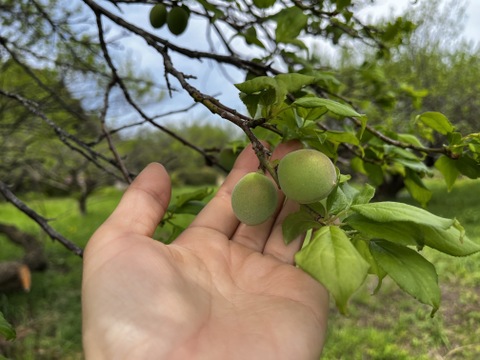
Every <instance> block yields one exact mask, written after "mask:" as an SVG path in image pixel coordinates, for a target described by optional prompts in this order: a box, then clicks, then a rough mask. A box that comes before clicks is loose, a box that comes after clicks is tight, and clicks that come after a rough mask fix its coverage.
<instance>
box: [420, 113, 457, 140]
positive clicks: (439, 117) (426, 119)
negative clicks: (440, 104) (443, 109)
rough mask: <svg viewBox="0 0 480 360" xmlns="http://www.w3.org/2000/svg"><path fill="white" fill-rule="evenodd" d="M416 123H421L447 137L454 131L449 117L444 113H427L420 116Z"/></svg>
mask: <svg viewBox="0 0 480 360" xmlns="http://www.w3.org/2000/svg"><path fill="white" fill-rule="evenodd" d="M416 121H421V122H422V123H424V124H425V125H426V126H428V127H430V128H432V129H433V130H435V131H437V132H439V133H440V134H443V135H447V134H448V133H451V132H453V130H454V127H453V125H452V124H451V123H450V121H449V120H448V119H447V117H446V116H445V115H443V114H442V113H439V112H435V111H427V112H424V113H423V114H420V115H418V116H417V118H416Z"/></svg>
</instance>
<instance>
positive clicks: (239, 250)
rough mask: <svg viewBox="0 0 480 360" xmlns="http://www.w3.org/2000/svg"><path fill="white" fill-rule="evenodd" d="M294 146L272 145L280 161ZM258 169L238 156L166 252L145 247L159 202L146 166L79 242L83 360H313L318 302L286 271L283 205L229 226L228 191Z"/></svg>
mask: <svg viewBox="0 0 480 360" xmlns="http://www.w3.org/2000/svg"><path fill="white" fill-rule="evenodd" d="M293 146H294V145H281V146H280V147H278V148H277V150H276V153H275V154H274V156H275V157H277V158H280V157H282V156H283V155H284V154H285V153H286V152H288V151H290V150H291V149H292V148H293ZM257 167H258V160H256V157H255V155H254V153H253V151H252V150H251V149H250V148H248V149H247V150H245V151H244V152H243V153H242V154H241V155H240V157H239V159H238V160H237V162H236V164H235V167H234V169H233V171H232V172H231V173H230V175H229V176H228V178H227V179H226V181H225V183H224V184H223V185H222V187H221V188H220V189H219V191H218V193H217V194H216V196H215V197H214V198H213V199H212V201H210V203H209V204H208V205H207V206H206V207H205V209H204V210H203V211H202V212H201V213H200V214H199V215H198V216H197V217H196V219H195V220H194V221H193V223H192V224H191V225H190V227H189V228H188V229H187V230H186V231H184V232H183V233H182V234H181V235H180V236H179V237H178V238H177V239H176V240H175V241H174V242H173V243H172V244H171V245H164V244H162V243H160V242H158V241H155V240H153V239H152V238H151V236H152V234H153V232H154V231H155V228H156V226H157V224H158V222H159V221H160V220H161V218H162V216H163V215H164V213H165V209H166V207H167V206H168V202H169V200H170V185H169V184H170V183H169V179H168V175H167V174H166V172H165V170H164V169H163V167H162V166H161V165H158V164H152V165H150V166H148V167H147V168H146V169H145V170H144V171H143V172H142V173H141V174H140V175H139V176H138V177H137V179H136V180H135V181H134V183H133V184H132V185H131V186H130V187H129V189H128V190H127V192H126V193H125V195H124V197H123V198H122V200H121V202H120V204H119V206H118V207H117V209H116V210H115V212H114V213H113V214H112V215H111V216H110V218H109V219H108V220H107V221H106V222H105V223H104V224H103V225H102V226H101V227H100V228H99V229H98V230H97V232H96V233H95V234H94V236H93V237H92V239H90V241H89V243H88V246H87V249H86V251H85V260H84V277H83V289H82V291H83V293H82V294H83V298H82V302H83V337H84V349H85V355H86V357H87V359H90V358H91V359H318V358H319V356H320V352H321V349H322V346H323V341H324V336H325V328H326V317H327V306H328V296H327V293H326V291H325V289H324V288H323V287H322V286H321V285H320V284H318V283H317V282H316V281H315V280H313V279H312V278H311V277H310V276H309V275H307V274H305V273H304V272H303V271H301V270H300V269H298V268H296V267H295V266H293V257H294V254H295V252H296V251H298V249H299V247H300V245H301V239H298V240H296V241H294V242H292V243H291V244H289V245H288V246H285V244H284V243H283V239H282V232H281V221H282V219H283V218H284V217H285V216H286V215H288V214H289V213H291V212H292V211H294V210H295V209H296V205H295V204H293V203H290V202H289V201H286V202H285V203H284V204H282V206H281V207H280V208H279V209H278V213H277V216H276V217H275V218H272V219H271V220H270V221H269V222H267V223H264V224H262V225H258V226H253V227H251V226H245V225H243V224H239V222H238V220H237V219H236V218H235V216H234V215H233V212H232V209H231V206H230V194H231V191H232V189H233V186H234V185H235V184H236V183H237V182H238V180H239V179H240V178H241V177H242V176H243V175H245V174H246V173H247V172H251V171H255V170H256V169H257Z"/></svg>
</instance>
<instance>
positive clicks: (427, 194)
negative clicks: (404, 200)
mask: <svg viewBox="0 0 480 360" xmlns="http://www.w3.org/2000/svg"><path fill="white" fill-rule="evenodd" d="M404 182H405V187H406V188H407V190H408V192H409V193H410V195H412V197H413V198H414V199H415V200H416V201H418V202H419V203H420V205H422V206H423V207H426V206H427V204H428V202H429V201H430V199H431V198H432V195H433V194H432V192H431V191H430V190H429V189H428V188H427V187H426V186H425V184H424V183H423V181H422V179H421V178H420V176H418V174H417V173H416V172H414V171H412V170H410V169H406V177H405V179H404Z"/></svg>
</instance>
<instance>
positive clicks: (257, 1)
mask: <svg viewBox="0 0 480 360" xmlns="http://www.w3.org/2000/svg"><path fill="white" fill-rule="evenodd" d="M275 1H276V0H253V3H254V5H255V6H256V7H258V8H260V9H266V8H269V7H271V6H273V5H275Z"/></svg>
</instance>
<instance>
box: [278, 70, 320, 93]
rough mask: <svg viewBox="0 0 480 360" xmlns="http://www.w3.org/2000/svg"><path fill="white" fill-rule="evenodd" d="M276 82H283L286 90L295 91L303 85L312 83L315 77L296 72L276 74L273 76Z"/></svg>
mask: <svg viewBox="0 0 480 360" xmlns="http://www.w3.org/2000/svg"><path fill="white" fill-rule="evenodd" d="M275 80H277V82H281V83H283V84H284V86H285V88H286V89H287V91H288V92H292V93H293V92H296V91H298V90H300V89H302V88H303V87H305V86H307V85H310V84H313V83H314V82H315V80H316V79H315V77H313V76H308V75H303V74H297V73H288V74H278V75H276V76H275Z"/></svg>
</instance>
